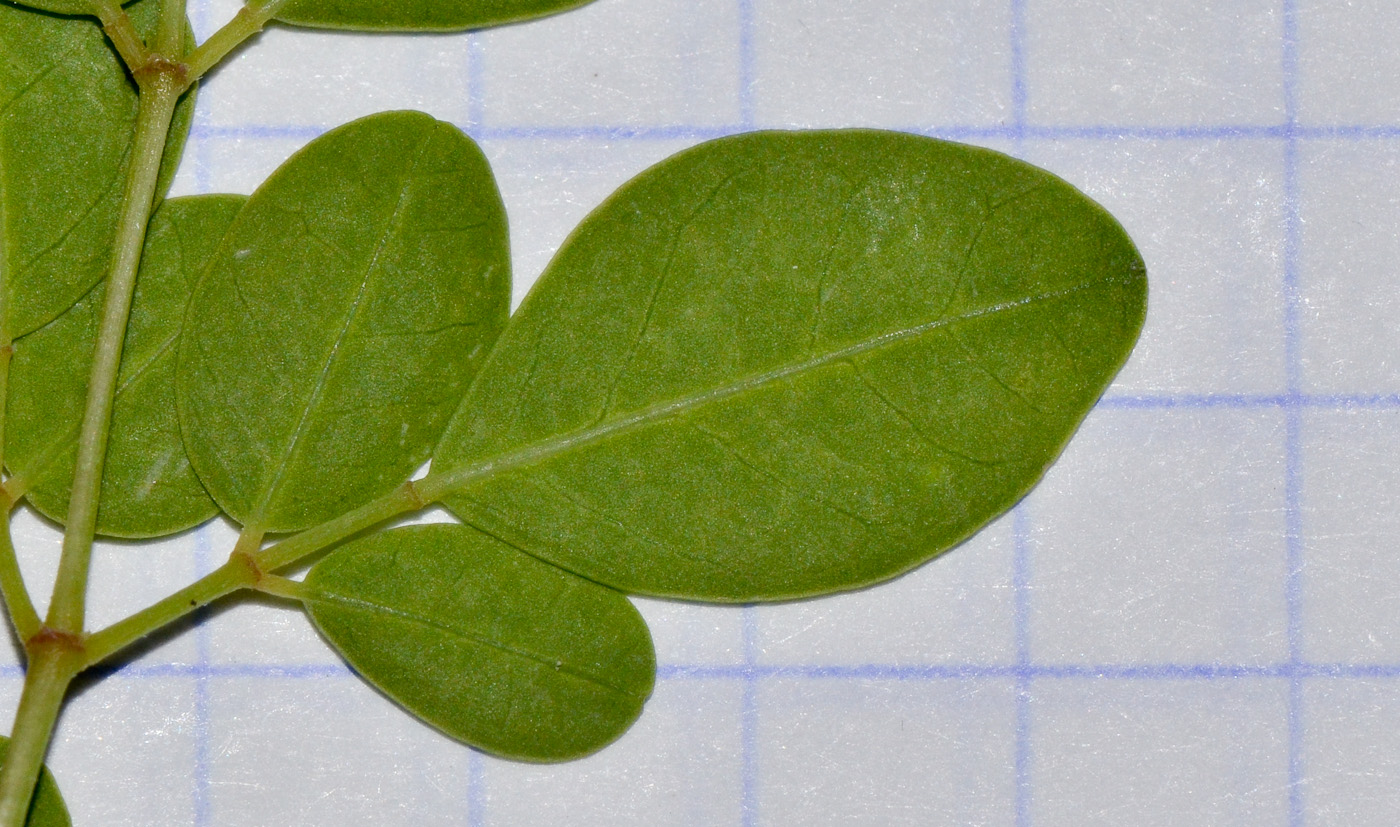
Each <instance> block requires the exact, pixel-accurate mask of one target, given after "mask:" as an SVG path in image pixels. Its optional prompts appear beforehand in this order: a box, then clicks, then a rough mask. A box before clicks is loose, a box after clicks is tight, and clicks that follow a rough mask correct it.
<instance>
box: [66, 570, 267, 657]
mask: <svg viewBox="0 0 1400 827" xmlns="http://www.w3.org/2000/svg"><path fill="white" fill-rule="evenodd" d="M255 582H257V572H256V570H255V569H254V568H252V567H251V566H249V565H248V563H247V561H246V560H245V559H237V558H230V559H229V561H228V562H227V563H224V564H223V565H222V566H220V567H219V568H217V569H215V570H214V571H212V572H210V573H209V574H206V575H205V576H204V577H201V578H200V579H199V580H196V581H195V582H193V583H191V584H190V585H188V586H186V587H185V588H183V589H181V590H179V591H178V592H175V593H174V594H172V595H170V596H169V597H167V598H165V599H164V600H161V601H160V602H159V603H156V604H154V605H151V606H148V607H146V608H145V609H142V610H141V611H139V612H137V613H136V614H134V615H131V616H130V617H127V618H126V619H124V620H119V621H117V622H116V623H113V624H112V625H111V626H108V627H107V628H105V629H103V630H101V631H99V632H94V633H93V634H91V635H89V636H88V638H87V641H86V644H85V645H86V649H87V664H88V665H89V666H91V665H93V664H97V663H101V662H102V661H104V660H106V659H107V658H110V657H111V656H112V655H115V654H116V653H117V652H120V651H121V650H122V649H125V648H126V647H128V646H130V645H131V644H133V643H135V642H136V641H138V640H140V639H141V638H143V637H145V636H146V635H149V634H150V633H152V632H154V631H156V630H157V629H163V628H165V627H166V626H168V625H170V624H171V623H174V622H175V621H177V620H179V619H180V618H182V617H184V616H185V615H187V614H189V613H190V612H192V611H194V610H195V609H198V608H199V607H200V606H207V605H208V604H210V603H212V602H214V601H215V600H218V599H219V598H220V597H223V596H224V595H226V594H231V593H233V592H236V591H238V590H239V589H245V588H248V587H249V586H252V585H253V584H254V583H255Z"/></svg>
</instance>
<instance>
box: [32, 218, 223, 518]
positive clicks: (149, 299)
mask: <svg viewBox="0 0 1400 827" xmlns="http://www.w3.org/2000/svg"><path fill="white" fill-rule="evenodd" d="M245 200H247V199H246V198H245V197H244V196H241V195H199V196H193V197H188V198H175V199H172V200H170V201H166V202H165V203H164V204H163V205H161V207H160V209H158V210H157V211H156V213H155V215H154V216H153V217H152V219H151V225H150V230H149V231H148V232H147V234H146V248H145V251H144V253H143V255H142V258H141V273H140V276H139V278H138V279H137V282H136V294H135V296H134V298H133V300H132V307H131V318H130V321H129V322H128V324H127V329H126V343H125V345H124V346H123V349H122V366H121V372H120V373H119V374H118V376H117V394H116V399H115V402H114V406H113V409H112V434H111V440H110V442H109V443H108V447H107V461H106V464H105V466H104V470H103V476H102V494H101V504H100V506H99V508H98V512H97V530H98V531H99V532H100V533H102V534H106V535H109V536H116V537H156V536H161V535H164V534H171V533H174V532H176V531H180V530H182V529H185V528H189V527H190V526H192V525H197V524H198V523H202V522H204V521H205V520H207V519H209V518H210V517H212V516H214V514H215V512H217V510H218V508H217V507H216V506H215V505H214V501H213V500H211V499H209V495H208V494H207V493H205V491H204V486H202V485H200V483H199V479H198V478H197V477H196V476H195V474H194V469H192V468H191V467H190V463H189V460H188V459H187V458H186V456H185V446H184V442H183V441H182V440H181V438H180V424H179V421H178V420H177V419H176V417H175V343H176V341H177V340H178V339H179V335H180V324H181V321H182V320H183V318H184V315H185V306H186V305H187V304H188V303H189V297H190V294H191V293H192V292H193V291H194V285H195V281H196V279H197V278H198V276H199V273H200V272H201V271H202V270H203V269H204V265H205V264H207V263H208V262H209V259H210V257H211V256H212V255H213V253H214V249H215V247H216V246H217V245H218V243H219V241H220V239H222V238H223V237H224V233H225V232H226V231H227V230H228V228H229V225H230V224H232V223H233V218H234V216H235V215H236V214H237V213H238V210H239V208H240V207H241V206H242V205H243V202H244V201H245ZM102 298H103V285H102V284H101V283H99V285H98V286H97V287H95V288H93V290H92V291H91V292H89V293H88V295H87V296H85V297H83V299H82V300H81V301H79V302H78V303H77V304H75V305H73V307H71V308H69V309H68V310H67V311H66V312H65V313H64V314H63V315H62V316H59V317H58V318H57V319H54V320H53V321H52V322H50V323H49V324H47V325H45V326H44V327H42V328H40V329H38V330H36V331H34V332H33V333H30V334H29V335H28V336H25V337H24V338H22V339H20V340H19V341H18V342H16V343H15V353H14V361H13V362H12V363H11V367H10V396H9V403H8V419H7V420H6V430H5V461H6V463H7V464H8V465H9V468H10V472H11V473H12V474H13V475H15V476H17V477H19V478H20V479H22V480H23V481H25V483H27V485H28V487H29V491H28V494H27V495H26V496H27V497H28V499H29V501H30V502H31V503H33V505H34V507H35V508H37V509H38V510H39V511H41V512H42V513H43V514H45V515H46V516H48V517H49V518H51V519H53V520H57V521H59V522H62V521H63V520H64V518H65V517H66V515H67V514H68V489H69V485H70V484H71V483H72V480H73V463H74V461H75V459H76V456H77V438H78V431H79V428H80V427H81V425H82V419H83V406H84V402H85V401H86V398H87V383H88V372H89V370H90V369H91V366H92V354H93V346H94V344H95V343H96V341H97V330H98V327H99V324H100V322H101V310H102Z"/></svg>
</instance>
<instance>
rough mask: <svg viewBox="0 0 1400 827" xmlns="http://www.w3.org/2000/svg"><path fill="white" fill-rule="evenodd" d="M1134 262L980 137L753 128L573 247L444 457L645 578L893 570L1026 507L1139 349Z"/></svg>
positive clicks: (1070, 202)
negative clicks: (978, 142) (969, 141)
mask: <svg viewBox="0 0 1400 827" xmlns="http://www.w3.org/2000/svg"><path fill="white" fill-rule="evenodd" d="M1146 292H1147V283H1146V278H1145V275H1144V268H1143V263H1142V260H1141V259H1140V258H1139V256H1138V254H1137V251H1136V250H1135V249H1134V247H1133V245H1132V243H1131V241H1130V240H1129V239H1128V237H1127V235H1125V234H1124V232H1123V230H1122V228H1121V227H1120V226H1119V225H1118V224H1117V223H1116V222H1115V221H1114V220H1113V218H1112V217H1111V216H1109V215H1108V214H1107V213H1106V212H1105V211H1104V210H1103V209H1102V208H1100V207H1099V206H1097V205H1096V204H1094V203H1092V202H1091V201H1090V200H1089V199H1088V198H1086V197H1084V196H1083V195H1082V194H1081V193H1079V192H1078V191H1076V190H1074V189H1073V188H1072V187H1070V186H1069V185H1068V184H1066V183H1064V182H1063V181H1061V180H1059V179H1058V178H1055V177H1054V176H1052V175H1050V174H1048V173H1046V172H1044V171H1042V170H1038V169H1036V168H1034V167H1031V166H1028V165H1026V164H1023V163H1021V162H1018V161H1015V160H1012V159H1011V158H1007V157H1005V156H1003V155H1000V154H997V153H995V152H991V151H988V150H985V149H979V148H974V147H969V146H961V145H957V144H951V143H945V142H942V141H936V140H932V139H929V138H922V137H917V136H912V135H904V134H898V133H881V132H870V131H848V132H808V133H755V134H748V135H740V136H736V137H732V138H726V139H722V140H718V141H713V142H710V143H707V144H703V145H701V146H698V147H695V148H693V149H691V150H689V151H686V152H683V153H681V154H679V155H677V156H675V157H673V158H671V159H669V160H667V161H664V162H662V163H661V164H659V165H657V166H655V167H653V168H652V169H650V170H648V171H647V172H644V173H643V174H642V175H640V176H639V177H637V178H636V179H634V180H633V181H631V182H629V183H628V184H626V185H624V186H623V187H622V188H621V189H620V190H619V191H618V192H617V193H615V194H614V195H613V196H612V197H611V198H610V199H609V200H608V201H607V202H606V203H605V204H604V205H603V206H601V207H600V208H598V210H596V211H595V212H594V213H593V214H592V215H590V216H589V217H588V218H587V219H586V220H585V221H584V223H583V224H582V225H581V226H580V227H579V228H578V229H577V230H576V231H575V233H574V234H573V236H572V237H571V238H570V239H569V240H568V241H567V242H566V243H565V245H564V247H563V249H561V250H560V251H559V253H558V255H557V256H556V257H555V259H554V261H553V262H552V263H551V264H550V266H549V267H548V268H547V270H546V272H545V273H544V275H543V276H542V277H541V278H540V280H539V283H538V284H537V285H536V287H535V289H534V291H533V292H532V293H531V294H530V296H529V297H528V298H527V299H526V301H525V303H524V305H523V306H522V307H521V309H520V310H519V312H518V313H517V314H516V316H515V317H514V318H513V320H512V321H511V324H510V326H509V328H508V329H507V331H506V333H505V334H504V335H503V336H502V337H501V340H500V342H499V343H498V344H497V346H496V348H495V350H494V351H493V353H492V355H491V358H490V359H489V361H488V362H487V364H486V365H485V366H484V367H483V368H482V372H481V374H480V375H479V376H478V378H477V380H476V382H475V383H474V384H473V386H472V389H471V391H470V393H469V394H468V395H467V398H466V399H464V400H463V404H462V407H461V408H460V410H459V411H458V413H457V415H456V417H455V418H454V420H453V422H452V425H451V426H450V427H449V430H448V432H447V434H446V435H445V436H444V437H443V441H442V444H441V446H440V447H439V449H438V451H437V453H436V456H435V458H434V460H433V471H434V476H436V477H438V479H437V481H436V482H435V483H434V485H435V486H438V487H437V488H434V489H433V492H434V494H436V493H438V492H440V491H441V490H443V488H444V487H445V488H446V489H447V490H449V491H450V492H451V493H450V494H449V495H448V496H447V497H446V499H445V502H446V503H447V504H448V506H449V507H450V508H451V509H452V511H453V512H455V513H456V514H457V515H458V516H460V517H461V518H462V519H463V520H464V521H465V522H467V523H469V524H472V525H476V526H478V527H480V528H481V529H482V530H484V531H486V532H488V533H490V534H492V535H493V536H497V537H500V538H502V539H504V540H505V541H506V542H509V543H511V544H512V545H516V546H518V547H520V548H522V549H525V550H527V551H529V552H530V553H531V554H535V555H538V556H539V557H541V558H543V559H545V560H548V561H550V562H552V563H555V564H557V565H560V566H562V567H564V568H566V569H569V570H571V571H574V572H576V573H578V574H580V575H582V576H584V577H587V578H590V579H593V580H596V581H598V582H601V583H606V584H609V585H612V586H614V587H616V588H619V589H622V590H624V591H628V592H632V593H644V594H656V595H670V596H679V597H686V598H698V599H708V600H720V601H730V600H757V599H780V598H790V597H799V596H806V595H812V594H818V593H823V592H829V591H834V590H840V589H849V588H854V587H857V586H861V585H865V584H868V583H872V582H876V581H879V580H882V579H885V578H888V577H891V576H893V575H896V574H899V573H900V572H903V571H905V570H907V569H909V568H910V567H912V566H915V565H918V564H919V563H920V562H922V561H924V560H927V559H928V558H929V557H931V556H933V555H935V554H938V553H939V552H941V551H943V550H945V549H947V548H949V547H950V546H952V545H954V544H956V543H958V542H959V541H961V540H962V539H964V538H966V537H967V536H969V535H970V534H971V533H972V532H974V531H976V530H977V529H978V528H979V527H980V526H982V525H983V524H985V523H986V522H987V521H988V520H990V519H992V518H993V517H995V516H996V515H997V514H1000V513H1001V512H1003V511H1005V510H1006V509H1007V508H1009V507H1010V506H1011V505H1012V504H1014V503H1015V502H1016V501H1017V500H1018V499H1020V497H1021V496H1023V495H1024V494H1025V493H1026V492H1027V491H1028V490H1029V489H1030V488H1031V486H1032V485H1034V483H1035V482H1036V481H1037V480H1038V479H1039V478H1040V477H1041V475H1042V474H1043V473H1044V472H1045V469H1046V468H1047V467H1048V466H1049V464H1050V463H1051V462H1052V461H1053V460H1054V458H1055V457H1056V456H1057V455H1058V454H1059V453H1060V450H1061V449H1062V448H1063V446H1064V444H1065V442H1066V441H1067V440H1068V439H1069V437H1070V436H1071V434H1072V433H1073V431H1074V430H1075V428H1076V427H1077V426H1078V424H1079V422H1080V420H1081V419H1082V418H1083V416H1084V415H1085V413H1086V412H1087V411H1088V410H1089V408H1090V407H1091V406H1092V405H1093V404H1094V402H1095V401H1096V400H1097V399H1098V398H1099V396H1100V394H1102V392H1103V390H1104V388H1105V387H1106V386H1107V385H1108V383H1109V381H1110V379H1111V378H1112V377H1113V375H1114V374H1115V373H1116V372H1117V371H1118V369H1119V367H1120V366H1121V365H1122V364H1123V362H1124V360H1125V359H1126V358H1127V355H1128V353H1129V351H1130V350H1131V348H1132V345H1133V343H1134V341H1135V340H1136V339H1137V335H1138V331H1139V329H1140V327H1141V325H1142V321H1143V315H1144V312H1145V301H1146Z"/></svg>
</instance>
